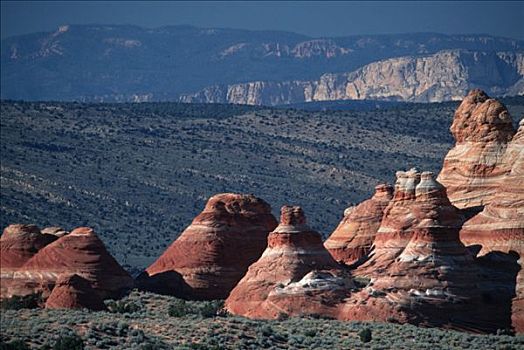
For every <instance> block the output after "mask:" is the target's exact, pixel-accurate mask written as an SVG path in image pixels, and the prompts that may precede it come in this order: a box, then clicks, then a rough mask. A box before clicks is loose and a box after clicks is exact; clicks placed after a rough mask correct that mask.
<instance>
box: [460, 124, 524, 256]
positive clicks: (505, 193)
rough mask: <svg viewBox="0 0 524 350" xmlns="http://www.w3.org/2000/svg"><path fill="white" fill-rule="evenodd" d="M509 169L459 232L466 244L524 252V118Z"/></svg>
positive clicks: (508, 157) (511, 149) (508, 154)
mask: <svg viewBox="0 0 524 350" xmlns="http://www.w3.org/2000/svg"><path fill="white" fill-rule="evenodd" d="M504 159H505V163H506V164H510V165H511V168H510V172H509V174H508V175H507V176H506V177H504V178H503V179H502V180H501V181H500V182H499V184H498V186H497V189H496V192H495V194H494V195H493V199H492V201H491V203H490V204H488V205H487V206H485V207H484V210H483V211H482V212H480V213H479V214H477V215H476V216H474V217H473V218H471V219H470V220H468V221H467V222H466V223H465V224H464V227H463V228H462V230H461V232H460V238H461V240H462V241H463V242H464V243H465V244H466V245H480V246H481V248H482V249H481V251H480V252H479V255H485V254H487V253H489V252H490V251H501V252H504V253H508V252H510V251H515V252H516V253H518V254H523V253H524V120H523V121H521V126H520V128H519V131H518V133H517V134H515V137H514V139H513V140H512V142H511V143H510V144H509V145H508V148H507V151H506V154H505V156H504Z"/></svg>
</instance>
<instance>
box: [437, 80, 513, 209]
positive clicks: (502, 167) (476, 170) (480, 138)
mask: <svg viewBox="0 0 524 350" xmlns="http://www.w3.org/2000/svg"><path fill="white" fill-rule="evenodd" d="M450 130H451V132H452V134H453V136H454V137H455V140H456V144H455V146H454V147H453V149H451V150H450V151H449V153H448V154H447V155H446V157H445V159H444V165H443V167H442V171H441V172H440V174H439V176H438V180H439V181H440V182H441V183H442V184H443V185H444V186H446V188H447V191H448V196H449V199H450V200H451V202H452V203H453V204H454V205H455V206H457V207H459V208H473V207H479V206H482V205H486V204H488V203H490V202H491V200H492V198H493V196H494V194H495V192H496V189H497V187H498V184H499V183H500V182H501V181H502V180H503V179H504V177H505V176H506V175H507V174H508V172H509V167H508V165H507V164H504V159H503V156H504V154H505V151H506V147H507V144H508V142H509V141H510V140H511V138H512V136H513V134H514V130H513V126H512V122H511V117H510V115H509V113H508V111H507V109H506V107H505V106H504V105H503V104H501V103H500V102H499V101H497V100H494V99H491V98H489V96H488V95H487V94H486V93H485V92H483V91H481V90H478V89H477V90H472V91H471V92H470V93H469V94H468V95H467V96H466V97H465V98H464V100H463V101H462V103H461V104H460V106H459V107H458V109H457V111H456V112H455V116H454V118H453V124H452V125H451V128H450Z"/></svg>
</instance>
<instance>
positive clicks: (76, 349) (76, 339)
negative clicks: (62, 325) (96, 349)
mask: <svg viewBox="0 0 524 350" xmlns="http://www.w3.org/2000/svg"><path fill="white" fill-rule="evenodd" d="M83 349H84V341H83V340H82V338H80V336H78V335H77V334H75V333H73V334H69V335H63V336H61V337H60V338H58V340H57V341H56V342H55V345H54V346H53V350H83Z"/></svg>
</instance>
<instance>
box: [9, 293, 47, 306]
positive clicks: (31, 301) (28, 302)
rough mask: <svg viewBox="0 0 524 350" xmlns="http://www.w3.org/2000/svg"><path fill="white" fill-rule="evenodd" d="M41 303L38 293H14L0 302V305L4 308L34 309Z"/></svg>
mask: <svg viewBox="0 0 524 350" xmlns="http://www.w3.org/2000/svg"><path fill="white" fill-rule="evenodd" d="M41 304H42V295H41V294H40V293H36V294H30V295H24V296H18V295H15V296H13V297H11V298H8V299H3V300H2V301H1V302H0V307H1V308H2V309H4V310H20V309H36V308H38V307H39V305H41Z"/></svg>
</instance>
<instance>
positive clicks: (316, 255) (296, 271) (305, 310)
mask: <svg viewBox="0 0 524 350" xmlns="http://www.w3.org/2000/svg"><path fill="white" fill-rule="evenodd" d="M352 286H353V285H352V281H351V279H350V278H349V277H348V275H347V273H346V272H345V271H344V270H343V269H342V268H341V267H340V266H339V265H338V264H337V262H336V261H335V260H334V259H333V258H332V257H331V255H330V254H329V253H328V251H327V250H326V249H325V248H324V246H323V245H322V239H321V236H320V234H319V233H318V232H315V231H313V230H312V229H311V228H309V226H307V224H306V218H305V216H304V213H303V211H302V208H300V207H292V206H284V207H282V209H281V217H280V225H278V227H277V228H276V229H275V230H274V231H273V232H271V233H270V234H269V237H268V246H267V248H266V250H265V251H264V254H262V256H261V257H260V259H259V260H258V261H257V262H256V263H254V264H253V265H251V266H250V267H249V270H248V272H247V273H246V275H245V276H244V278H242V280H241V281H240V282H239V283H238V285H237V286H236V287H235V288H234V289H233V290H232V291H231V294H230V295H229V297H228V298H227V300H226V303H225V306H226V309H227V310H229V312H231V313H233V314H235V315H242V316H245V317H250V318H277V317H278V316H279V315H280V314H282V313H284V314H288V315H301V314H321V315H325V316H333V317H334V316H335V315H336V314H337V309H336V307H337V305H338V303H340V302H341V300H343V298H344V297H346V296H347V295H349V292H350V288H351V287H352Z"/></svg>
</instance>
